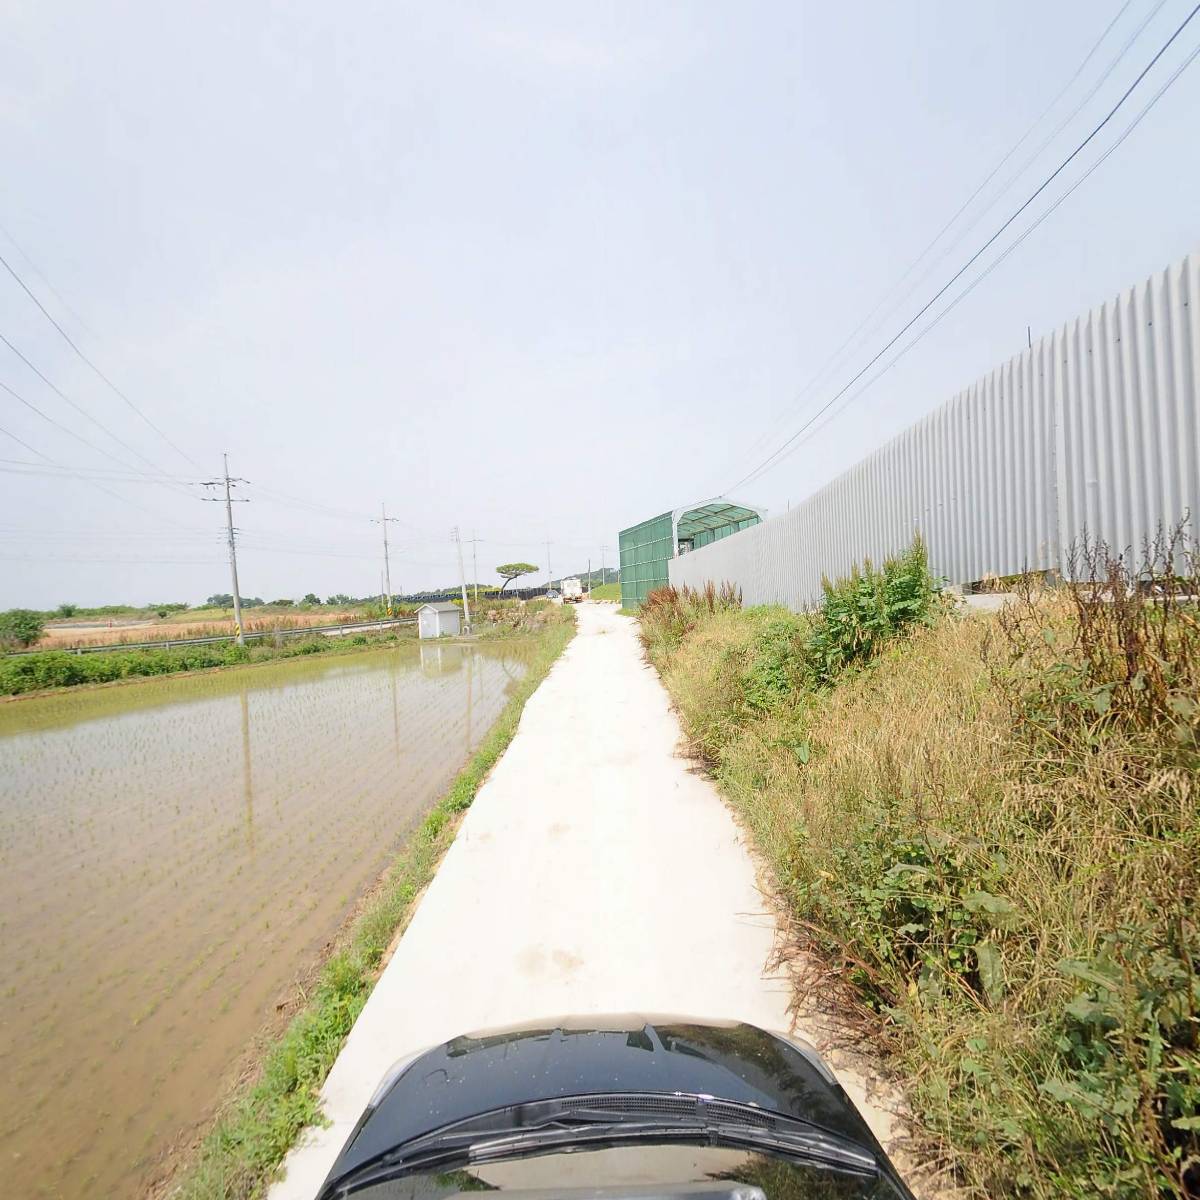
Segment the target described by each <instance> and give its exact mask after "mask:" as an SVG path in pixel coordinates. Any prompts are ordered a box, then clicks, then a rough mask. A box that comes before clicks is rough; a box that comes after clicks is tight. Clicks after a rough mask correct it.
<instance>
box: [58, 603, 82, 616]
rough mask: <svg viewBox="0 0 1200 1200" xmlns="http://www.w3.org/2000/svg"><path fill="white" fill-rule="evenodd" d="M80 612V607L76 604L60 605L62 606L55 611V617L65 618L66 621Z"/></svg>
mask: <svg viewBox="0 0 1200 1200" xmlns="http://www.w3.org/2000/svg"><path fill="white" fill-rule="evenodd" d="M78 611H79V607H78V605H75V604H60V605H59V606H58V607H57V608H56V609H55V610H54V615H55V616H56V617H62V618H64V619H65V618H67V617H73V616H74V615H75V614H76V613H77V612H78Z"/></svg>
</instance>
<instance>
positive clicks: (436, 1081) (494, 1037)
mask: <svg viewBox="0 0 1200 1200" xmlns="http://www.w3.org/2000/svg"><path fill="white" fill-rule="evenodd" d="M818 1062H819V1060H817V1059H816V1056H815V1055H811V1056H810V1054H809V1053H806V1052H805V1051H804V1050H802V1049H801V1048H799V1047H798V1046H796V1045H793V1044H792V1043H791V1042H789V1041H785V1040H784V1039H783V1038H781V1037H778V1036H775V1035H773V1034H770V1033H766V1032H764V1031H763V1030H761V1029H758V1028H756V1027H755V1026H753V1025H744V1024H737V1023H733V1022H729V1023H712V1022H699V1021H691V1020H687V1019H684V1018H674V1017H667V1018H662V1017H645V1016H620V1017H590V1018H584V1019H572V1020H562V1021H550V1022H541V1023H538V1024H535V1025H529V1026H522V1027H519V1028H513V1029H506V1030H502V1031H489V1032H488V1033H486V1034H481V1035H478V1036H465V1037H460V1038H455V1039H454V1040H453V1041H451V1042H447V1043H446V1044H445V1045H443V1046H438V1047H436V1048H435V1049H432V1050H429V1051H426V1052H425V1053H424V1054H421V1055H419V1056H418V1057H417V1058H415V1059H414V1060H413V1061H412V1062H411V1063H410V1064H409V1066H408V1067H407V1068H406V1069H405V1070H404V1072H403V1073H402V1074H401V1075H400V1076H399V1078H398V1079H397V1080H396V1081H395V1082H394V1084H393V1085H392V1086H391V1088H390V1089H389V1090H388V1091H387V1092H386V1093H385V1094H384V1095H383V1096H382V1097H381V1098H379V1099H378V1101H377V1103H376V1105H375V1107H374V1108H372V1109H368V1111H367V1112H366V1113H365V1114H364V1115H363V1119H362V1120H361V1121H360V1122H359V1125H358V1127H357V1128H356V1130H355V1132H354V1133H353V1134H352V1135H351V1137H350V1139H349V1141H348V1142H347V1143H346V1146H345V1147H344V1148H343V1150H342V1153H341V1155H340V1156H339V1158H338V1160H337V1162H336V1163H335V1164H334V1167H333V1170H332V1171H331V1172H330V1174H329V1178H328V1180H327V1181H326V1183H327V1184H328V1183H331V1182H333V1181H334V1180H336V1179H340V1178H343V1177H344V1176H345V1175H346V1174H348V1173H349V1172H351V1171H354V1170H356V1169H357V1168H358V1167H361V1166H362V1165H364V1164H365V1163H368V1162H370V1161H371V1160H373V1159H376V1158H378V1157H379V1156H380V1155H383V1154H386V1153H388V1152H390V1151H392V1150H394V1149H395V1148H396V1147H397V1146H400V1145H403V1144H404V1143H406V1142H408V1141H410V1140H412V1139H413V1138H417V1137H420V1136H422V1135H424V1134H427V1133H430V1132H432V1131H433V1130H435V1129H440V1128H442V1127H443V1126H445V1125H449V1124H451V1123H453V1122H455V1121H460V1120H465V1119H466V1118H469V1117H473V1116H476V1115H478V1114H480V1113H484V1112H489V1111H491V1110H494V1109H500V1108H504V1107H505V1106H508V1105H513V1104H526V1103H533V1102H535V1101H538V1100H551V1099H555V1098H559V1097H565V1096H578V1095H589V1094H599V1093H613V1092H643V1093H645V1092H659V1093H665V1094H671V1093H676V1092H682V1093H685V1094H691V1095H700V1096H709V1097H716V1098H719V1099H722V1100H731V1101H734V1102H736V1103H740V1104H751V1105H756V1106H757V1107H759V1108H762V1109H766V1110H769V1111H771V1112H776V1113H781V1114H783V1115H785V1116H788V1117H793V1118H796V1119H799V1120H802V1121H808V1122H810V1123H812V1124H813V1125H816V1126H819V1127H820V1128H822V1129H824V1130H826V1131H827V1132H829V1133H832V1134H835V1135H837V1136H840V1137H842V1138H846V1139H848V1140H850V1141H853V1142H856V1143H857V1144H859V1145H860V1146H863V1147H869V1148H872V1149H874V1148H876V1147H877V1143H876V1142H875V1139H874V1137H873V1136H872V1135H871V1133H870V1131H869V1129H868V1128H867V1126H866V1124H865V1122H864V1121H863V1120H862V1118H861V1117H860V1116H859V1115H858V1112H857V1111H856V1109H855V1108H854V1106H853V1105H852V1104H851V1103H850V1101H849V1100H848V1099H847V1097H846V1095H845V1093H844V1092H843V1091H842V1089H841V1087H840V1086H839V1085H838V1084H837V1083H836V1082H834V1081H833V1079H832V1077H831V1076H829V1075H828V1074H827V1072H825V1070H824V1069H823V1068H822V1067H821V1066H819V1065H818Z"/></svg>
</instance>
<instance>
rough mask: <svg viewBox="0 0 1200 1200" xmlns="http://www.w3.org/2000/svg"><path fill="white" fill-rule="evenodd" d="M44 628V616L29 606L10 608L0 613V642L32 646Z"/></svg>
mask: <svg viewBox="0 0 1200 1200" xmlns="http://www.w3.org/2000/svg"><path fill="white" fill-rule="evenodd" d="M45 629H46V619H45V617H43V616H42V614H41V613H40V612H34V611H33V609H31V608H10V609H9V610H8V611H7V612H3V613H0V643H7V644H8V645H16V646H32V645H33V644H34V642H36V641H38V640H39V639H40V638H41V636H42V634H43V632H44V631H45Z"/></svg>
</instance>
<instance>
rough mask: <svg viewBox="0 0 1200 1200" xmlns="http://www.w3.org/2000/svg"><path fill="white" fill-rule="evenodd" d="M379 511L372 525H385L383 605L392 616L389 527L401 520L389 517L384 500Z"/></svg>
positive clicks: (380, 503)
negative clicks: (390, 523) (390, 524)
mask: <svg viewBox="0 0 1200 1200" xmlns="http://www.w3.org/2000/svg"><path fill="white" fill-rule="evenodd" d="M379 513H380V516H379V520H378V521H376V520H375V519H374V517H372V518H371V524H372V525H376V524H378V525H380V526H382V527H383V573H384V578H385V580H386V581H387V594H386V597H385V599H384V603H383V607H384V611H385V612H386V613H387V615H388V617H391V615H392V564H391V562H389V561H388V540H387V527H388V522H389V521H391V522H392V524H393V525H398V524H400V522H399V521H398V520H397V519H396V518H395V517H389V516H388V515H387V505H386V504H385V503H384V502H383V501H382V500H381V501H380V502H379Z"/></svg>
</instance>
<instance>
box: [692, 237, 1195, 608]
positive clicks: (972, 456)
mask: <svg viewBox="0 0 1200 1200" xmlns="http://www.w3.org/2000/svg"><path fill="white" fill-rule="evenodd" d="M1198 400H1200V255H1198V254H1192V255H1189V256H1188V257H1187V258H1185V259H1184V260H1183V262H1182V263H1180V264H1178V265H1177V266H1173V267H1170V268H1169V269H1168V270H1166V271H1164V272H1162V273H1160V274H1158V275H1155V276H1154V277H1153V278H1151V279H1149V280H1147V281H1146V282H1145V283H1143V284H1141V285H1139V286H1138V287H1135V288H1131V289H1130V290H1128V291H1127V292H1124V293H1122V294H1121V295H1120V296H1118V297H1117V298H1116V299H1115V300H1114V301H1112V302H1111V303H1109V304H1104V305H1101V307H1100V308H1097V309H1094V310H1093V311H1091V312H1090V313H1088V314H1087V315H1086V316H1083V317H1080V318H1078V319H1077V320H1075V321H1072V322H1071V323H1070V324H1068V325H1066V326H1064V327H1063V328H1062V329H1060V330H1057V331H1056V332H1054V333H1052V334H1050V335H1049V336H1047V337H1044V338H1042V339H1041V341H1039V342H1038V343H1037V344H1036V345H1035V346H1033V348H1032V349H1030V350H1027V351H1026V352H1025V353H1024V354H1021V355H1019V356H1018V357H1016V358H1014V359H1012V360H1011V361H1010V362H1008V363H1005V364H1004V365H1003V366H1001V367H999V368H997V369H996V370H994V371H993V372H992V373H991V374H990V375H988V376H986V377H985V378H984V379H981V380H980V381H979V382H977V383H975V384H973V385H972V386H971V387H969V388H968V389H967V390H966V391H965V392H962V393H960V394H959V395H957V396H955V397H954V399H953V400H951V401H950V402H949V403H948V404H945V405H943V406H942V407H941V408H939V409H937V410H936V411H935V412H933V413H931V414H930V415H929V416H928V417H926V418H925V419H924V420H923V421H921V422H920V423H919V424H917V425H914V426H913V427H912V428H911V429H908V430H905V432H904V433H902V434H900V435H899V437H897V438H895V439H893V440H892V441H891V442H889V443H888V444H887V445H885V446H883V447H882V448H881V449H879V450H877V451H876V452H875V453H874V454H872V455H870V456H869V457H868V458H866V459H864V460H863V461H862V462H860V463H858V464H857V465H856V466H854V467H852V468H851V469H850V470H849V471H847V472H846V473H845V474H844V475H841V476H839V477H838V478H837V479H835V480H833V482H832V483H829V484H828V485H826V486H825V487H824V488H822V489H821V490H820V491H819V492H817V493H816V494H815V495H813V496H810V497H809V498H808V499H807V500H805V501H804V502H803V503H801V504H800V505H799V506H797V507H795V508H793V509H792V510H791V511H790V512H788V513H786V514H785V515H783V516H780V517H775V518H774V519H772V520H769V521H767V522H765V523H764V524H761V525H756V526H754V527H753V528H751V529H747V530H745V531H744V532H741V533H738V534H736V535H734V536H732V537H727V538H724V539H722V540H721V541H718V542H715V543H713V544H712V545H709V546H705V547H704V548H703V549H697V550H694V551H692V552H691V553H690V554H686V555H681V556H680V557H679V558H676V559H673V560H672V561H671V563H670V566H669V569H670V579H671V582H672V583H673V584H675V585H676V586H682V585H683V584H690V585H691V586H693V587H696V586H699V585H701V584H703V583H705V582H706V581H708V580H712V581H713V582H716V583H720V582H722V581H723V580H732V581H734V582H735V583H737V584H739V585H740V586H741V588H742V593H743V596H744V598H745V601H746V603H747V604H765V603H779V604H786V605H788V606H789V607H792V608H804V607H808V606H810V605H812V604H815V603H816V602H817V601H819V600H820V597H821V578H822V576H823V575H827V576H830V577H833V576H838V575H844V574H845V573H846V572H847V571H849V570H850V568H851V567H853V566H854V565H855V564H856V563H859V562H861V561H862V560H863V559H864V558H871V559H874V560H876V561H879V560H881V559H883V558H885V557H886V556H887V555H889V554H891V553H894V552H895V551H897V550H899V549H901V548H903V547H904V546H905V545H907V543H908V542H909V540H910V539H911V538H912V536H913V534H914V533H915V532H917V531H918V530H919V531H920V532H921V534H923V535H924V537H925V540H926V542H927V544H928V547H929V554H930V563H931V566H932V567H933V570H934V571H935V572H936V573H937V574H939V575H944V576H945V577H946V578H948V579H949V580H950V581H951V582H953V583H971V582H974V581H976V580H979V579H982V578H983V577H984V576H985V575H986V574H989V573H991V574H995V575H1014V574H1017V573H1018V572H1020V571H1025V570H1048V569H1057V570H1059V571H1061V572H1062V573H1063V574H1064V575H1065V574H1067V566H1068V564H1067V561H1066V560H1067V556H1068V554H1069V551H1070V547H1071V544H1072V543H1073V542H1074V541H1075V540H1076V539H1077V538H1078V537H1079V536H1080V535H1081V534H1082V533H1083V532H1084V531H1085V530H1086V531H1087V532H1088V533H1089V534H1090V535H1092V536H1093V537H1098V538H1101V539H1103V540H1104V541H1106V542H1108V543H1109V545H1110V546H1112V547H1114V548H1118V549H1124V548H1125V547H1129V546H1132V547H1134V548H1137V547H1138V546H1140V543H1141V541H1142V539H1143V538H1144V537H1147V536H1153V534H1154V533H1155V531H1156V529H1157V527H1158V526H1159V524H1160V523H1161V524H1163V525H1168V526H1169V525H1174V524H1175V523H1176V522H1178V521H1179V520H1180V519H1181V518H1182V517H1183V516H1184V515H1185V513H1187V512H1189V511H1190V513H1191V515H1192V529H1193V531H1195V529H1196V526H1197V518H1200V426H1198V423H1197V412H1196V408H1197V401H1198Z"/></svg>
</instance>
